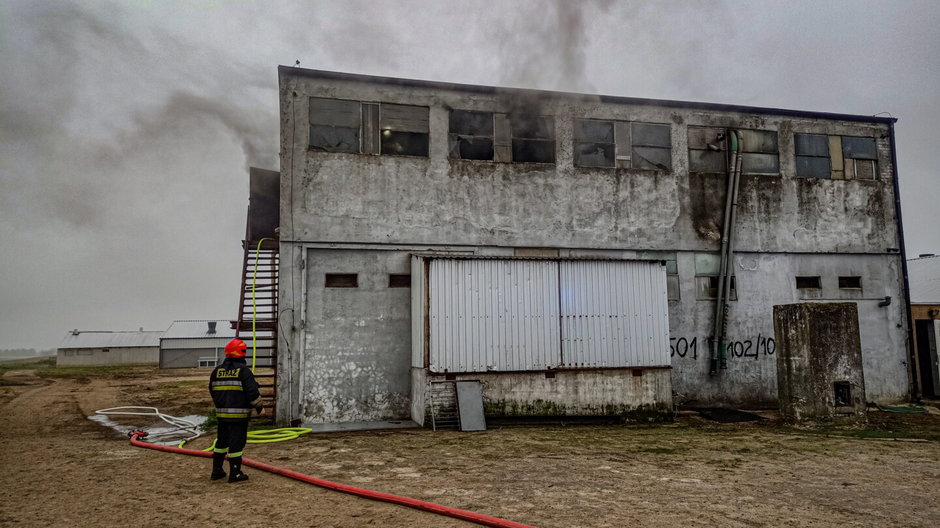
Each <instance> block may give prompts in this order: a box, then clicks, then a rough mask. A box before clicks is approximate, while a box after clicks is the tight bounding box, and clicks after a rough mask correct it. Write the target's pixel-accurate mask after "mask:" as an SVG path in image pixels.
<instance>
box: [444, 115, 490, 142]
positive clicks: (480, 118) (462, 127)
mask: <svg viewBox="0 0 940 528" xmlns="http://www.w3.org/2000/svg"><path fill="white" fill-rule="evenodd" d="M450 132H451V133H453V134H462V135H467V136H492V135H493V112H474V111H472V110H451V111H450Z"/></svg>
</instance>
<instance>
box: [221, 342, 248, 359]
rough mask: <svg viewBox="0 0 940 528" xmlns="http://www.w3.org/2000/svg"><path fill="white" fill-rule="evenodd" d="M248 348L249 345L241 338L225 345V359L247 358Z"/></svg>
mask: <svg viewBox="0 0 940 528" xmlns="http://www.w3.org/2000/svg"><path fill="white" fill-rule="evenodd" d="M246 348H248V345H246V344H245V342H244V341H242V340H241V339H239V338H237V337H236V338H235V339H232V340H231V341H229V342H228V344H227V345H225V357H227V358H243V357H245V349H246Z"/></svg>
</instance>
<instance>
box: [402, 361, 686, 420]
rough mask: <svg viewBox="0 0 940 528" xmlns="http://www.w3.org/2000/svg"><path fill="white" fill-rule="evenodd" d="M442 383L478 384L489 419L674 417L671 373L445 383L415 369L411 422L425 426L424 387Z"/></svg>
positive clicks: (496, 375) (497, 375)
mask: <svg viewBox="0 0 940 528" xmlns="http://www.w3.org/2000/svg"><path fill="white" fill-rule="evenodd" d="M445 379H451V380H455V381H465V380H478V381H480V383H481V384H482V386H483V410H484V414H485V415H486V416H487V417H488V418H489V417H493V418H496V417H499V418H527V417H539V416H546V417H547V416H618V417H621V418H623V419H625V420H628V421H654V420H663V419H669V418H670V417H671V416H672V371H671V369H669V368H643V369H629V368H628V369H596V370H594V369H592V370H559V371H548V372H492V373H471V374H453V375H449V378H448V377H447V376H445V375H443V374H431V373H429V372H428V371H426V370H424V369H420V368H413V369H412V385H411V386H412V420H414V421H415V422H417V423H419V424H422V425H423V424H424V421H425V416H426V414H427V412H428V405H429V402H428V401H427V400H428V398H427V392H426V391H427V387H428V383H429V382H432V381H445Z"/></svg>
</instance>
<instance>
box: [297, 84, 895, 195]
mask: <svg viewBox="0 0 940 528" xmlns="http://www.w3.org/2000/svg"><path fill="white" fill-rule="evenodd" d="M428 115H429V109H428V107H426V106H412V105H401V104H391V103H366V102H360V101H348V100H341V99H327V98H319V97H311V98H310V142H309V144H310V148H311V149H314V150H321V151H326V152H345V153H353V154H387V155H399V156H420V157H427V156H428V145H429V139H428V133H429V125H428ZM688 130H689V133H688V135H689V171H691V172H725V171H726V170H727V166H728V145H727V143H728V139H727V130H726V129H724V128H710V127H695V126H690V127H689V129H688ZM448 132H449V133H448V144H449V156H450V157H451V158H454V159H468V160H489V161H497V162H506V163H510V162H515V163H554V162H555V123H554V119H553V118H552V117H550V116H520V115H516V114H513V115H509V114H504V113H497V112H479V111H473V110H451V111H450V123H449V130H448ZM738 133H739V135H740V139H741V162H742V172H745V173H752V174H778V173H779V172H780V157H779V149H778V145H777V133H776V132H774V131H771V130H738ZM795 147H796V148H795V150H796V173H797V176H802V177H807V178H832V179H874V178H875V177H876V174H877V173H878V171H877V159H878V152H877V146H876V143H875V139H874V138H870V137H855V136H838V135H832V136H827V135H821V134H796V135H795ZM574 164H575V166H578V167H601V168H605V167H606V168H615V167H616V168H633V169H649V170H662V171H670V170H672V131H671V127H670V125H667V124H659V123H641V122H631V121H614V120H600V119H576V120H575V121H574Z"/></svg>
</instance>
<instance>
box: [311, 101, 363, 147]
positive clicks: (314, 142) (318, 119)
mask: <svg viewBox="0 0 940 528" xmlns="http://www.w3.org/2000/svg"><path fill="white" fill-rule="evenodd" d="M309 101H310V105H309V106H310V109H309V110H310V112H309V116H308V117H309V120H310V139H309V145H310V148H312V149H314V150H322V151H325V152H346V153H358V152H359V130H360V128H361V125H362V115H361V113H360V103H359V101H345V100H340V99H324V98H319V97H311V98H310V100H309Z"/></svg>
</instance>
